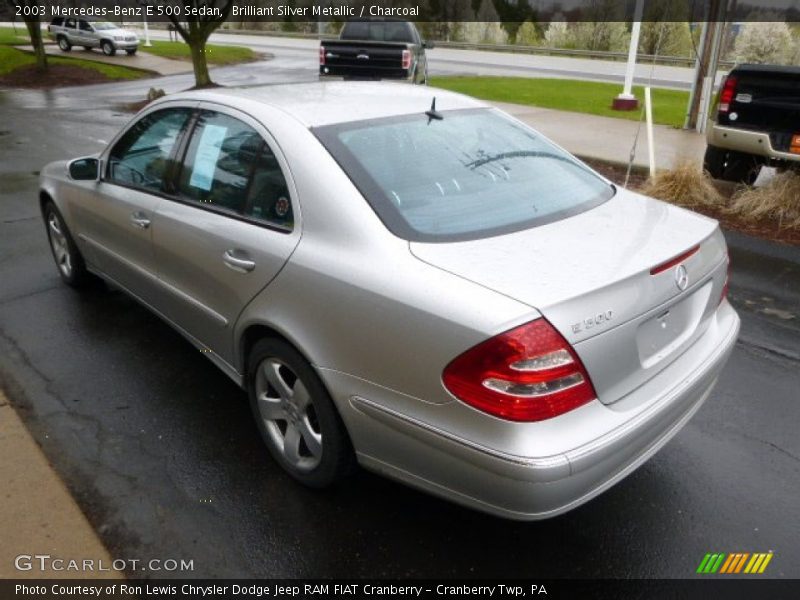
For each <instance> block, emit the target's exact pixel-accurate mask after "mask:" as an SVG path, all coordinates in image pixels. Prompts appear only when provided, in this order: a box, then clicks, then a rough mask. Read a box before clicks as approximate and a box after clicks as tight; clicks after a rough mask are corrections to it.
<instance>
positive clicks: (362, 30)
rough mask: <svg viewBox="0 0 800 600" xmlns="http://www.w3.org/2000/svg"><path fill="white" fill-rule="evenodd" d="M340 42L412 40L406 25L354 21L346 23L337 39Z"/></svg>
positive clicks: (401, 23)
mask: <svg viewBox="0 0 800 600" xmlns="http://www.w3.org/2000/svg"><path fill="white" fill-rule="evenodd" d="M339 39H342V40H370V41H374V42H404V43H407V44H411V43H413V42H414V38H413V36H412V35H411V28H410V27H409V26H408V24H407V23H403V22H394V21H354V22H350V23H347V24H346V25H345V26H344V29H342V34H341V36H340V37H339Z"/></svg>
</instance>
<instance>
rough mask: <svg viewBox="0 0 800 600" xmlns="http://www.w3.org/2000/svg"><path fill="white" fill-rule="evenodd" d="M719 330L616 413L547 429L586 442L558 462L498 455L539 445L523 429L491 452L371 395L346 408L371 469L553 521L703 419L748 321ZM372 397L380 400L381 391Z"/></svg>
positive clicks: (721, 315) (570, 417)
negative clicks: (510, 446)
mask: <svg viewBox="0 0 800 600" xmlns="http://www.w3.org/2000/svg"><path fill="white" fill-rule="evenodd" d="M713 321H714V322H713V323H712V324H711V325H710V326H709V329H708V331H707V332H706V333H705V334H704V335H703V336H702V337H701V338H700V339H699V340H698V341H697V342H696V343H695V344H694V345H693V346H692V347H691V348H689V349H688V350H687V351H686V352H685V353H684V354H683V355H682V356H680V357H679V358H677V359H676V360H675V361H674V362H673V364H672V365H670V367H668V368H667V369H665V370H664V371H662V372H661V373H659V374H658V375H656V376H655V377H653V378H652V379H651V380H650V381H648V382H647V383H646V384H644V385H642V386H641V387H640V388H638V389H637V390H635V391H634V392H632V393H631V398H623V399H622V400H620V401H618V402H617V403H615V404H613V405H608V406H607V405H603V404H601V403H600V402H599V401H595V402H592V403H590V404H588V405H586V406H584V407H581V408H579V409H576V410H574V411H571V413H567V415H562V416H561V417H557V418H555V419H551V420H550V421H548V422H546V423H547V425H546V427H549V428H551V431H550V432H549V433H548V435H550V434H553V433H555V434H556V437H558V436H557V434H558V431H557V429H558V428H559V427H561V428H569V435H568V436H566V435H565V436H562V437H569V438H571V439H575V437H576V431H578V432H579V436H580V437H581V438H583V439H582V442H581V443H579V444H576V445H574V446H573V447H571V448H568V449H562V450H561V451H558V452H553V453H549V452H547V451H546V448H542V447H541V445H539V448H540V450H539V451H538V452H537V453H535V454H534V453H530V454H524V455H523V454H512V453H509V452H508V451H507V449H501V448H499V446H501V445H502V443H503V442H508V440H509V439H510V438H514V437H515V436H517V437H519V438H520V440H519V442H520V444H522V445H523V446H524V444H525V443H527V442H530V440H529V439H525V436H528V433H527V432H530V431H534V429H533V428H530V429H528V430H527V432H526V430H525V429H523V428H524V427H525V426H527V425H531V424H509V425H508V431H507V436H505V439H504V440H498V444H496V445H491V444H490V443H487V442H486V440H485V439H484V440H481V441H480V442H478V441H476V439H474V438H470V437H465V436H463V435H457V434H454V433H452V429H453V428H452V427H448V425H447V424H446V421H443V420H442V419H437V421H438V423H439V424H437V425H433V424H431V423H432V421H433V419H425V418H418V417H416V416H415V417H413V418H412V417H409V416H408V415H407V414H403V413H401V412H398V411H396V410H391V409H388V408H386V406H387V405H386V403H385V402H381V401H380V400H377V399H376V397H375V396H373V397H372V398H370V397H369V396H367V395H366V392H367V389H363V391H364V392H365V393H364V394H358V395H351V396H350V397H349V398H348V401H347V406H342V403H341V402H338V404H339V405H340V410H341V411H342V415H343V417H344V418H345V422H346V423H347V425H348V429H349V430H350V432H351V436H352V437H353V441H354V444H355V446H356V449H357V453H358V457H359V461H360V462H361V464H362V465H363V466H364V467H366V468H369V469H371V470H374V471H377V472H380V473H382V474H384V475H387V476H389V477H393V478H395V479H399V480H402V481H404V482H405V483H408V484H410V485H413V486H416V487H419V488H422V489H424V490H426V491H428V492H431V493H433V494H436V495H438V496H442V497H445V498H447V499H449V500H452V501H455V502H458V503H460V504H464V505H467V506H470V507H472V508H476V509H478V510H482V511H485V512H489V513H492V514H495V515H498V516H501V517H505V518H510V519H516V520H537V519H545V518H549V517H553V516H555V515H558V514H561V513H564V512H567V511H569V510H571V509H573V508H575V507H577V506H579V505H580V504H583V503H584V502H587V501H588V500H590V499H591V498H593V497H594V496H596V495H598V494H600V493H601V492H603V491H604V490H606V489H608V488H609V487H611V486H612V485H614V484H615V483H616V482H618V481H620V480H621V479H622V478H624V477H625V476H626V475H628V474H629V473H631V472H632V471H633V470H635V469H636V468H637V467H638V466H640V465H641V464H642V463H644V462H645V461H646V460H647V459H648V458H650V457H651V456H652V455H653V454H654V453H655V452H657V451H658V450H659V449H660V448H661V447H662V446H664V444H666V443H667V442H668V441H669V440H670V439H671V438H672V437H673V436H674V435H675V434H676V433H677V432H678V431H680V429H681V428H682V427H683V426H684V425H685V424H686V422H687V421H688V420H689V419H690V418H691V417H692V415H694V414H695V412H697V410H698V409H699V408H700V406H701V405H702V403H703V402H704V401H705V399H706V398H707V397H708V395H709V393H710V392H711V389H712V388H713V386H714V383H715V382H716V380H717V377H718V376H719V374H720V372H721V371H722V369H723V367H724V366H725V363H726V362H727V360H728V357H729V356H730V353H731V351H732V349H733V347H734V344H735V342H736V338H737V335H738V331H739V318H738V316H737V315H736V313H735V311H734V310H733V309H732V308H731V307H730V305H729V304H728V303H727V302H724V303H723V304H722V306H721V307H720V309H719V310H718V311H717V313H716V314H715V316H714V317H713ZM332 383H334V382H332ZM340 383H342V382H340ZM329 385H330V383H329ZM334 385H335V383H334ZM371 391H372V392H373V393H375V392H376V390H375V388H373V389H372V390H371ZM633 396H636V398H633ZM643 397H644V398H646V401H645V402H642V398H643ZM429 410H430V411H431V413H435V412H436V411H441V412H440V414H439V417H446V416H447V415H446V413H447V411H450V412H451V413H452V414H455V413H456V411H463V410H472V409H469V408H468V407H465V406H464V405H463V404H462V403H460V402H453V403H450V404H447V405H444V406H441V405H439V406H438V407H436V408H433V407H431V408H430V409H429ZM482 417H485V416H483V415H482ZM473 420H475V419H474V415H473ZM454 421H456V422H457V421H458V417H457V416H456V418H455V419H454ZM533 425H538V424H533ZM554 428H555V430H556V431H553V429H554ZM563 431H566V429H564V430H563ZM520 433H522V434H523V435H520ZM544 437H547V436H544Z"/></svg>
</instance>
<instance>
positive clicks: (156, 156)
mask: <svg viewBox="0 0 800 600" xmlns="http://www.w3.org/2000/svg"><path fill="white" fill-rule="evenodd" d="M190 115H191V110H190V109H188V108H167V109H164V110H159V111H156V112H152V113H150V114H148V115H145V116H144V117H142V118H141V119H140V120H139V121H138V122H137V123H136V124H135V125H134V126H133V127H131V128H130V129H128V131H126V132H125V134H124V135H123V136H122V138H121V139H120V140H119V141H118V142H117V144H116V145H115V146H114V148H113V149H112V150H111V153H110V155H109V159H108V179H109V180H110V181H112V182H114V183H119V184H121V185H129V186H134V187H141V188H145V189H148V190H153V191H162V190H163V188H164V180H165V178H166V176H167V173H168V170H169V166H170V156H171V155H172V150H173V148H174V146H175V142H176V141H177V139H178V136H179V134H180V133H181V131H183V128H184V127H185V126H186V122H187V121H188V120H189V116H190Z"/></svg>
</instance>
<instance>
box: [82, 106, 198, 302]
mask: <svg viewBox="0 0 800 600" xmlns="http://www.w3.org/2000/svg"><path fill="white" fill-rule="evenodd" d="M191 114H192V108H191V107H185V106H179V107H170V108H161V109H158V110H153V111H151V112H148V113H146V114H145V115H143V116H142V117H141V118H140V119H139V120H137V121H136V122H135V123H133V124H132V125H131V126H130V127H129V128H128V129H127V130H125V132H124V133H123V134H122V135H121V136H120V137H118V138H117V139H116V140H115V141H114V142H113V143H112V145H111V147H110V149H109V151H108V152H107V153H106V154H105V155H104V160H105V161H106V163H107V166H106V168H105V172H104V174H103V176H102V178H101V180H100V181H99V182H97V183H96V184H95V185H94V187H93V188H91V189H89V190H87V191H85V192H83V194H82V197H81V201H80V202H77V203H75V205H74V211H73V213H74V218H75V220H76V223H77V231H78V238H79V241H80V243H81V245H82V246H83V247H84V248H85V252H86V254H87V258H88V259H89V262H90V263H91V264H92V265H94V266H95V267H96V268H98V269H99V270H100V271H102V273H103V274H105V275H106V276H107V277H109V278H110V279H112V280H113V281H115V282H116V283H118V284H120V285H122V286H123V287H125V288H127V289H128V290H129V291H130V292H132V293H133V294H135V295H136V296H138V297H139V298H140V299H142V300H144V301H145V302H147V303H149V304H154V303H155V302H156V301H157V300H158V296H159V292H160V291H161V286H160V282H159V280H158V275H157V268H156V266H155V263H154V256H153V248H152V220H153V216H154V214H155V211H156V208H157V207H158V205H159V203H160V202H161V201H162V198H163V197H164V195H165V194H166V193H167V191H168V190H167V188H166V181H167V180H168V177H167V175H168V172H169V170H170V169H171V168H172V161H173V158H172V157H173V153H174V152H175V151H176V149H177V146H178V141H179V139H180V136H181V134H182V132H183V131H184V128H185V127H186V126H187V124H188V122H189V119H190V117H191Z"/></svg>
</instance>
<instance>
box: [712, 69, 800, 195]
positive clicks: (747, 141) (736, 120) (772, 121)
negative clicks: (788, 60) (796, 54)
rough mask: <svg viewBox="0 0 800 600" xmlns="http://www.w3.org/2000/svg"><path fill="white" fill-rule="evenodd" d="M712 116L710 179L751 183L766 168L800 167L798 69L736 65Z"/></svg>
mask: <svg viewBox="0 0 800 600" xmlns="http://www.w3.org/2000/svg"><path fill="white" fill-rule="evenodd" d="M711 114H712V116H711V118H710V120H709V123H708V127H707V128H706V141H707V142H708V146H707V147H706V155H705V161H704V168H705V170H706V171H708V173H709V175H711V176H712V177H714V178H716V179H724V180H727V181H736V182H744V183H753V182H754V181H755V179H756V177H757V176H758V172H759V170H760V169H761V166H762V165H771V166H775V167H778V168H800V67H783V66H777V65H739V66H737V67H735V68H734V69H733V70H732V71H731V72H730V73H729V74H728V76H727V78H726V79H725V80H724V81H723V83H722V87H721V88H720V92H719V95H718V96H717V100H716V102H715V104H714V107H713V109H712V113H711Z"/></svg>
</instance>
